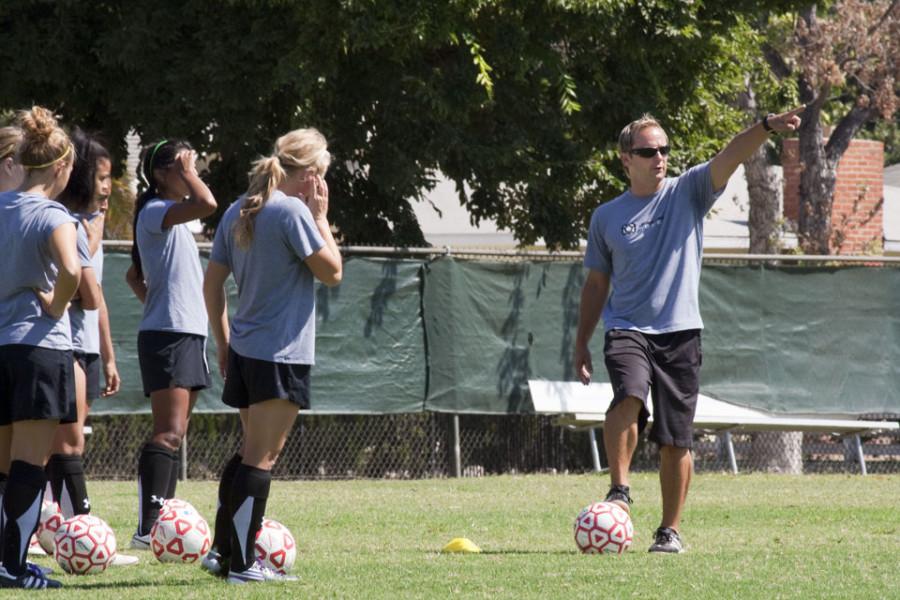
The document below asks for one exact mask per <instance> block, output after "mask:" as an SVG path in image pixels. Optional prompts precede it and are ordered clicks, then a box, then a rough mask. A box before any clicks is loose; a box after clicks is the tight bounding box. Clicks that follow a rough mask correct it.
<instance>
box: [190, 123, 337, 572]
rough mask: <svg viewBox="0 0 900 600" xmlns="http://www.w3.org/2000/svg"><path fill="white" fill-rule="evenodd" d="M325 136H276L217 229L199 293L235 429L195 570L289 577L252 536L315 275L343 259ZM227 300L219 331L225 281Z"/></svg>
mask: <svg viewBox="0 0 900 600" xmlns="http://www.w3.org/2000/svg"><path fill="white" fill-rule="evenodd" d="M330 161H331V156H330V154H329V153H328V146H327V143H326V140H325V138H324V137H323V136H322V134H321V133H319V132H318V131H316V130H315V129H297V130H294V131H291V132H289V133H287V134H285V135H283V136H281V137H280V138H278V140H277V141H276V142H275V149H274V152H273V153H272V155H271V156H267V157H265V158H261V159H259V160H258V161H256V163H255V164H254V166H253V170H252V171H251V173H250V187H249V189H248V190H247V193H246V194H245V195H244V196H243V197H242V198H240V199H238V200H237V201H236V202H235V203H234V204H232V205H231V206H230V207H229V208H228V210H227V211H225V215H224V216H223V217H222V221H221V222H220V224H219V228H218V230H217V231H216V237H215V242H214V243H213V251H212V255H211V256H210V260H209V265H208V266H207V270H206V279H205V280H204V283H203V292H204V296H205V298H206V306H207V310H208V311H209V317H210V324H211V326H212V331H213V334H214V335H215V339H216V346H217V350H218V363H219V371H220V372H221V374H222V376H223V377H225V375H226V373H227V377H225V388H224V390H223V392H222V401H223V402H224V403H225V404H227V405H228V406H231V407H233V408H237V409H239V410H240V415H241V425H242V427H243V432H244V440H243V445H242V447H241V450H240V452H239V453H237V454H235V455H234V456H232V458H231V460H230V461H229V462H228V463H227V465H226V466H225V469H224V470H223V472H222V478H221V481H220V483H219V505H220V510H219V511H218V512H217V514H216V526H215V532H216V535H215V537H216V539H215V550H214V551H211V552H210V553H209V554H207V556H205V557H204V559H203V561H202V566H203V568H205V569H206V570H208V571H210V572H212V573H217V574H220V575H225V574H226V573H227V576H228V581H229V582H231V583H246V582H259V581H267V580H279V579H280V580H285V579H292V578H291V577H289V576H284V575H279V574H277V573H275V572H273V571H271V570H269V569H267V568H265V567H263V566H262V565H260V564H258V563H257V562H256V560H255V550H254V540H255V539H256V534H257V532H258V531H259V528H260V525H261V524H262V517H263V513H264V512H265V509H266V502H267V499H268V497H269V487H270V485H271V481H272V475H271V471H272V467H273V466H274V465H275V461H276V460H277V458H278V455H279V454H280V453H281V449H282V448H283V447H284V444H285V441H286V439H287V435H288V433H289V432H290V430H291V427H292V426H293V424H294V420H295V419H296V417H297V411H298V409H300V408H309V373H310V369H311V367H312V364H313V363H314V362H315V360H314V357H315V335H316V331H315V327H316V318H315V315H316V297H315V282H316V280H317V279H318V280H319V281H321V282H323V283H325V284H326V285H329V286H332V285H337V284H338V283H339V282H340V281H341V277H342V272H343V266H342V261H341V254H340V252H339V250H338V247H337V244H336V243H335V240H334V237H333V236H332V235H331V226H330V224H329V223H328V187H327V186H326V185H325V179H324V176H325V172H326V170H327V169H328V165H329V163H330ZM231 273H233V274H234V279H235V281H236V282H237V289H238V307H237V310H236V311H235V314H234V318H233V319H232V321H231V327H230V329H229V326H228V321H227V319H226V310H225V288H224V286H225V280H226V279H227V278H228V275H229V274H231Z"/></svg>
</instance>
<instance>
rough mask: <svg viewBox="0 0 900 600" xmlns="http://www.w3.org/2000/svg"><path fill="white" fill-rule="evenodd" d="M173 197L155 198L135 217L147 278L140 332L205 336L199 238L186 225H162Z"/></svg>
mask: <svg viewBox="0 0 900 600" xmlns="http://www.w3.org/2000/svg"><path fill="white" fill-rule="evenodd" d="M174 204H176V202H174V201H172V200H161V199H159V198H154V199H152V200H150V201H148V202H147V204H145V205H144V208H143V209H141V213H140V215H139V216H138V222H137V228H136V231H135V235H136V237H137V245H138V249H139V250H140V253H141V267H142V270H143V272H144V281H145V282H146V283H147V299H146V301H145V302H144V318H143V319H142V320H141V324H140V326H139V327H138V329H139V330H140V331H173V332H178V333H192V334H195V335H202V336H204V337H206V328H207V319H206V307H205V305H204V303H203V269H202V267H201V266H200V255H199V253H198V250H197V243H196V242H195V241H194V236H193V234H191V232H190V230H189V229H188V226H187V225H186V224H184V223H179V224H177V225H174V226H172V227H167V228H163V226H162V223H163V219H165V217H166V213H167V212H168V211H169V208H170V207H172V206H173V205H174Z"/></svg>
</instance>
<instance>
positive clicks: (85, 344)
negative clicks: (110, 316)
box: [69, 214, 103, 354]
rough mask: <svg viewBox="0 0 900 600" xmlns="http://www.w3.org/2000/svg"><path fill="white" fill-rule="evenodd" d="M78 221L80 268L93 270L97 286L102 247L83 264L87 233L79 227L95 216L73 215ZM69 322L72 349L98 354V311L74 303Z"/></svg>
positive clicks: (101, 274) (101, 275)
mask: <svg viewBox="0 0 900 600" xmlns="http://www.w3.org/2000/svg"><path fill="white" fill-rule="evenodd" d="M72 216H74V217H75V218H76V219H78V240H79V256H80V258H81V259H82V263H81V265H82V267H89V268H92V269H93V270H94V275H95V277H96V278H97V284H98V285H99V284H101V283H102V281H103V246H100V247H99V248H98V249H97V252H95V253H94V255H93V256H91V257H89V258H88V260H87V262H85V257H84V255H82V249H81V244H82V243H83V244H84V250H83V252H89V250H88V240H87V232H86V231H85V230H84V227H83V226H82V225H81V220H82V219H88V220H89V221H90V220H93V219H94V217H96V215H83V214H73V215H72ZM82 238H83V242H82ZM69 321H70V322H71V324H72V348H73V349H75V350H79V351H81V352H84V353H85V354H100V311H99V310H96V309H94V310H85V309H83V308H81V302H79V301H77V300H76V301H74V302H72V306H70V307H69Z"/></svg>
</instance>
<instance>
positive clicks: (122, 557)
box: [109, 552, 141, 567]
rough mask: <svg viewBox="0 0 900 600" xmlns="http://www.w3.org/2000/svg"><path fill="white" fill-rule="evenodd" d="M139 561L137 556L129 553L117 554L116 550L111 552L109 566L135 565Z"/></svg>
mask: <svg viewBox="0 0 900 600" xmlns="http://www.w3.org/2000/svg"><path fill="white" fill-rule="evenodd" d="M140 561H141V559H139V558H138V557H137V556H132V555H130V554H119V553H118V552H116V553H115V554H113V557H112V561H110V563H109V566H110V567H130V566H131V565H136V564H138V563H139V562H140Z"/></svg>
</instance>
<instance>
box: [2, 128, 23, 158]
mask: <svg viewBox="0 0 900 600" xmlns="http://www.w3.org/2000/svg"><path fill="white" fill-rule="evenodd" d="M22 137H23V134H22V130H21V129H20V128H19V127H16V126H15V125H8V126H6V127H0V160H3V159H4V158H6V157H7V156H13V157H14V156H15V155H16V149H17V148H18V147H19V144H20V143H21V142H22Z"/></svg>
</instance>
